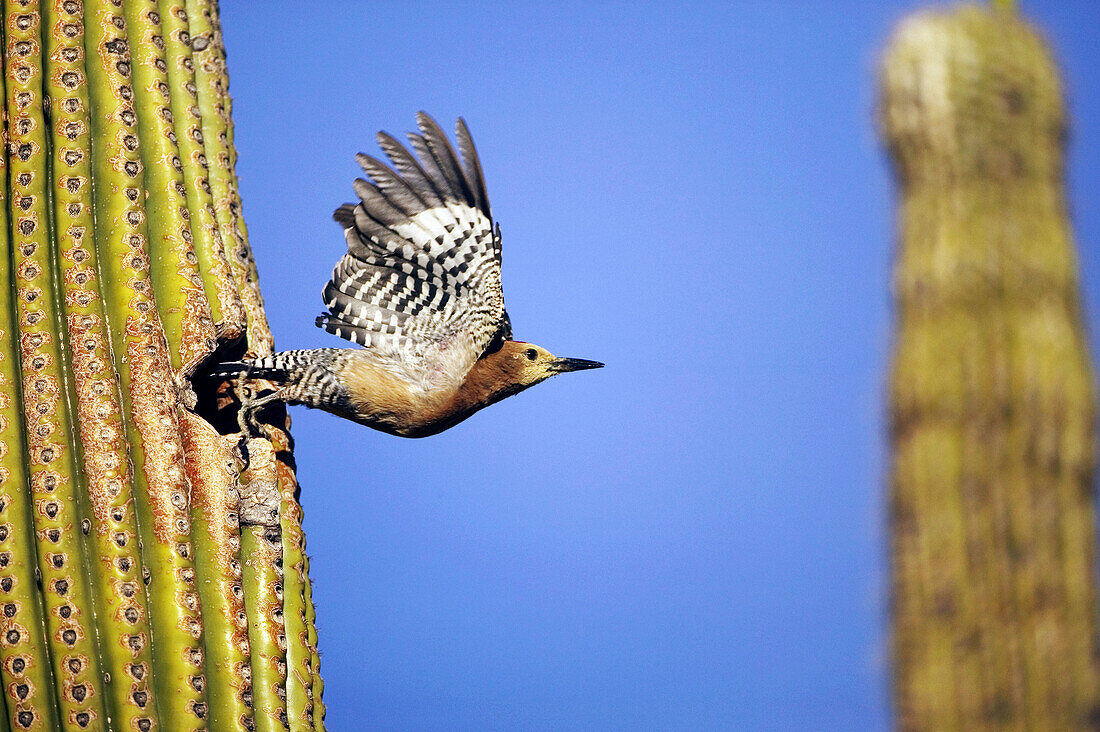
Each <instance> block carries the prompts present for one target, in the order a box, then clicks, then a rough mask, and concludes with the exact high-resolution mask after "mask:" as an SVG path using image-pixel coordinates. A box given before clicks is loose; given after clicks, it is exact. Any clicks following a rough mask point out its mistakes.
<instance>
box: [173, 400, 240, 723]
mask: <svg viewBox="0 0 1100 732" xmlns="http://www.w3.org/2000/svg"><path fill="white" fill-rule="evenodd" d="M181 427H182V429H183V436H184V448H185V453H186V455H187V475H188V479H189V482H190V484H191V495H192V505H191V516H192V536H193V539H192V540H193V541H194V543H195V552H196V555H197V556H198V557H200V561H198V562H196V564H195V570H196V572H197V576H198V587H199V595H200V597H201V599H202V608H203V622H204V624H205V638H206V679H207V695H208V696H209V699H210V728H211V729H213V730H218V731H219V732H221V731H222V730H234V729H235V730H240V731H241V732H247V731H248V730H251V729H252V728H253V727H254V724H255V723H254V719H253V713H252V708H251V706H250V701H251V699H252V683H251V678H252V669H251V666H250V654H249V643H248V619H247V615H246V612H245V604H244V591H243V589H242V586H241V582H242V579H241V535H240V525H239V523H238V519H237V511H238V502H239V498H240V494H239V493H238V491H237V486H236V479H237V464H236V460H235V458H234V457H233V455H232V452H231V446H230V445H229V444H227V441H226V438H224V437H222V436H221V435H219V434H217V433H216V432H215V431H214V430H213V429H212V428H211V427H210V425H209V424H207V423H206V422H205V421H203V420H202V419H200V418H199V417H196V416H194V415H192V414H190V413H187V412H185V413H184V414H183V416H182V418H181Z"/></svg>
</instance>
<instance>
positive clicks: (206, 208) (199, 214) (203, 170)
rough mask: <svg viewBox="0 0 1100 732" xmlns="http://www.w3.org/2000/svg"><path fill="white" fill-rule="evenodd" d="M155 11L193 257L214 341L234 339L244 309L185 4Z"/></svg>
mask: <svg viewBox="0 0 1100 732" xmlns="http://www.w3.org/2000/svg"><path fill="white" fill-rule="evenodd" d="M158 8H159V12H160V20H161V28H162V33H163V36H164V40H165V44H166V48H165V59H166V61H167V63H168V85H169V87H170V89H171V103H172V116H173V118H174V120H175V132H176V138H177V140H178V144H179V156H180V159H181V160H182V162H183V180H184V185H185V186H186V188H187V207H188V209H189V210H190V211H191V232H192V234H193V235H194V249H195V254H196V255H197V257H198V261H199V269H200V271H201V275H202V281H203V286H204V288H205V290H206V298H207V300H208V301H209V303H210V310H211V316H212V317H213V320H214V327H215V330H216V332H217V335H218V338H219V339H221V340H223V341H233V340H236V339H237V338H239V337H240V336H241V335H242V334H243V333H244V329H245V316H244V307H243V305H242V304H241V295H240V292H239V291H238V290H237V286H236V283H235V282H234V280H233V272H232V270H231V269H230V267H229V262H228V260H227V259H226V255H225V249H224V246H223V244H222V237H221V232H220V231H219V230H218V221H217V218H216V216H215V214H214V201H213V198H212V197H211V193H210V181H209V174H208V171H207V162H206V149H205V147H204V145H203V135H202V116H201V113H200V112H199V100H198V88H197V87H196V85H195V67H194V60H193V59H192V57H191V33H190V25H189V23H188V17H187V11H186V9H185V7H184V3H183V2H182V1H178V0H160V2H159V4H158Z"/></svg>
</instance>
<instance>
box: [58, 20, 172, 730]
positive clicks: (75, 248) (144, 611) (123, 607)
mask: <svg viewBox="0 0 1100 732" xmlns="http://www.w3.org/2000/svg"><path fill="white" fill-rule="evenodd" d="M43 12H44V21H45V25H46V30H47V32H46V33H45V34H44V38H45V42H46V49H45V50H46V55H45V57H46V59H47V69H46V71H47V74H46V91H47V94H48V96H49V97H50V99H51V108H52V112H53V113H52V140H51V143H52V144H51V149H52V163H53V165H52V170H53V171H54V175H53V177H52V183H53V196H52V198H53V203H54V221H55V226H54V229H55V236H56V240H57V257H56V261H57V266H58V269H59V275H60V277H59V280H60V282H61V289H62V298H61V299H62V301H63V302H64V305H65V307H64V313H65V321H66V323H67V335H68V337H67V345H68V355H69V358H70V359H71V361H70V363H71V365H72V372H73V385H74V391H75V396H76V399H75V402H74V403H75V405H76V409H77V414H78V417H79V418H78V420H77V423H78V426H79V430H80V439H81V443H82V445H83V450H82V467H83V475H84V481H85V490H84V495H83V499H84V500H83V505H84V508H85V514H86V515H87V516H88V521H89V522H90V526H89V530H88V532H87V535H88V538H87V540H86V541H87V542H88V543H89V546H88V553H89V555H90V556H94V557H98V559H99V561H98V562H95V563H94V564H93V565H92V578H93V582H92V590H93V595H94V597H95V601H96V623H97V627H98V633H99V639H100V652H101V654H102V657H101V660H102V665H103V671H104V672H105V673H107V674H109V675H110V678H111V679H112V680H113V682H112V683H111V684H109V685H108V686H107V687H106V699H105V703H106V704H107V706H108V710H109V712H110V716H111V719H112V720H114V721H115V723H117V724H121V725H122V727H123V728H125V729H131V728H132V729H138V728H139V726H141V725H147V724H151V723H152V718H151V717H150V715H149V712H148V708H149V706H150V705H149V704H146V705H145V706H146V707H147V708H143V707H142V706H139V705H138V704H137V703H136V701H135V699H140V698H142V696H143V695H144V697H145V698H147V699H150V700H151V695H152V686H151V684H150V679H151V672H152V656H151V654H150V651H149V640H148V639H149V637H150V635H151V633H150V628H149V621H148V616H149V608H148V603H147V600H146V596H145V587H144V585H143V583H142V574H143V573H142V570H143V566H142V562H141V556H140V553H139V551H138V541H137V538H138V525H137V518H136V516H135V514H134V500H133V491H132V488H131V485H130V479H129V475H128V472H127V469H126V465H127V460H128V459H129V455H128V452H129V451H128V444H127V442H126V437H125V425H124V423H123V415H122V404H121V398H120V395H119V393H118V386H117V384H116V383H115V380H114V373H115V372H114V366H113V364H112V362H111V357H110V346H109V335H108V333H107V323H106V315H105V313H104V309H103V302H102V298H101V295H100V292H99V280H98V276H97V272H98V263H97V258H96V252H95V246H94V243H93V241H92V238H93V235H92V232H93V229H94V225H93V220H92V184H91V180H92V171H91V147H90V139H89V129H88V127H89V124H90V120H89V119H88V93H87V85H86V83H85V78H86V77H85V70H84V37H83V35H84V34H83V29H82V25H81V18H80V15H79V8H78V7H77V6H75V5H74V4H73V3H72V2H69V1H68V0H50V2H48V3H45V5H44V7H43Z"/></svg>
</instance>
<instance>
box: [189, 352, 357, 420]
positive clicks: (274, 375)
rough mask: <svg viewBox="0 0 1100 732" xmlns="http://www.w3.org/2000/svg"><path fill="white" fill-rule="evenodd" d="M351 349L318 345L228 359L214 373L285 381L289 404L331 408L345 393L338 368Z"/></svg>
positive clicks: (283, 392) (282, 394) (283, 395)
mask: <svg viewBox="0 0 1100 732" xmlns="http://www.w3.org/2000/svg"><path fill="white" fill-rule="evenodd" d="M348 350H349V349H343V348H315V349H305V350H298V351H282V352H280V353H275V354H272V355H270V356H263V357H262V358H257V359H253V360H251V361H228V362H226V363H221V364H218V365H217V366H215V367H214V368H213V369H211V371H210V374H211V376H215V377H233V376H241V377H244V378H247V379H266V380H268V381H272V382H275V383H276V384H285V385H286V386H285V387H284V388H283V389H281V390H280V398H281V399H283V400H285V401H286V402H288V403H297V404H305V405H308V406H311V407H320V408H322V409H324V408H331V406H332V405H333V404H335V403H336V402H339V401H340V400H341V399H343V398H344V396H345V390H344V388H343V385H342V384H341V383H340V380H339V378H338V377H337V376H336V374H335V373H334V369H338V368H339V363H340V362H341V360H342V356H345V355H346V354H347V353H348Z"/></svg>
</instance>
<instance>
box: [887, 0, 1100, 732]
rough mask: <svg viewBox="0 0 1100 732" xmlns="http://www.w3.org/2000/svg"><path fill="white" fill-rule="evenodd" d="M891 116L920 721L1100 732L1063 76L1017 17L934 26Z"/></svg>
mask: <svg viewBox="0 0 1100 732" xmlns="http://www.w3.org/2000/svg"><path fill="white" fill-rule="evenodd" d="M1004 5H1005V6H1007V5H1008V3H1005V4H1004ZM881 121H882V129H883V132H884V135H885V138H886V141H887V144H888V146H889V150H890V153H891V157H892V159H893V163H894V166H895V171H896V176H897V181H898V186H899V188H900V194H901V202H900V212H899V215H898V221H899V231H900V244H899V248H898V251H897V260H896V270H895V280H894V288H895V296H896V303H897V337H896V343H895V349H894V360H893V370H892V373H891V378H890V395H891V427H892V440H893V451H894V452H893V464H892V473H891V494H892V495H891V498H892V503H891V533H892V559H893V611H892V612H893V622H894V640H893V642H894V663H895V699H896V704H897V714H898V722H899V726H900V728H902V729H922V730H951V729H962V730H973V729H989V728H997V729H1052V730H1053V729H1059V730H1068V729H1084V728H1089V729H1092V728H1095V727H1096V726H1097V725H1098V724H1100V707H1098V702H1100V667H1098V658H1100V656H1098V653H1097V603H1096V571H1095V567H1094V556H1095V552H1096V544H1095V534H1096V521H1095V515H1094V505H1093V468H1094V463H1095V440H1096V433H1095V421H1096V415H1095V398H1096V392H1095V387H1094V378H1093V371H1092V368H1091V364H1090V361H1089V356H1088V348H1087V344H1086V339H1085V329H1084V327H1083V324H1082V317H1081V306H1080V302H1079V297H1078V276H1077V263H1076V256H1075V253H1074V248H1073V242H1072V238H1071V233H1070V227H1069V223H1068V220H1067V211H1066V201H1065V190H1064V183H1063V157H1064V145H1065V139H1066V134H1065V129H1066V119H1065V108H1064V104H1063V100H1062V91H1061V87H1060V83H1059V75H1058V70H1057V68H1056V66H1055V64H1054V62H1053V61H1052V60H1051V56H1050V54H1049V52H1048V50H1047V48H1046V46H1045V44H1044V43H1043V41H1042V40H1041V39H1040V38H1039V37H1038V36H1037V34H1036V33H1035V32H1034V31H1032V30H1031V29H1030V28H1029V27H1028V26H1027V25H1026V24H1025V23H1024V22H1023V21H1022V20H1020V19H1019V18H1018V17H1017V16H1016V15H1015V14H1014V13H1013V12H1011V11H1010V9H1008V8H1007V7H1002V8H1001V9H1000V10H996V9H993V10H991V9H986V8H982V7H976V6H963V7H959V8H957V9H954V10H950V11H935V12H926V13H921V14H919V15H916V16H915V17H912V18H910V19H908V20H906V21H905V22H903V23H902V24H901V26H900V27H899V29H898V30H897V32H896V34H895V35H894V37H893V40H892V41H891V43H890V45H889V48H888V50H887V52H886V54H885V60H884V62H883V65H882V81H881Z"/></svg>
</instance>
